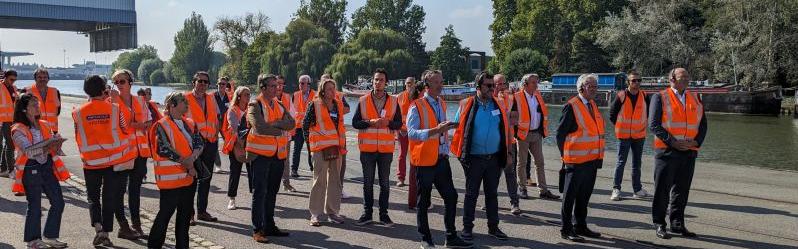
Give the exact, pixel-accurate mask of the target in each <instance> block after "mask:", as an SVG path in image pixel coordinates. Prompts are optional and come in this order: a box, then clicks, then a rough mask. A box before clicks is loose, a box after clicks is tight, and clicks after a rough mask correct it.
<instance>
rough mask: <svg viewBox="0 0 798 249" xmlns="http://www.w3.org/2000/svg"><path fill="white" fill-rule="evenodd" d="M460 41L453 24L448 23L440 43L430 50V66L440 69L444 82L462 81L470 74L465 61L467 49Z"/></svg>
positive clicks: (467, 78)
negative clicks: (432, 50)
mask: <svg viewBox="0 0 798 249" xmlns="http://www.w3.org/2000/svg"><path fill="white" fill-rule="evenodd" d="M460 43H461V40H460V38H457V35H456V34H455V33H454V26H452V25H449V26H448V27H446V33H445V34H444V35H443V36H441V44H440V45H439V46H438V48H436V49H435V51H434V52H432V56H431V59H432V64H431V65H430V66H431V67H432V68H433V69H439V70H442V71H443V72H444V74H443V80H444V81H446V82H462V81H466V80H469V78H471V76H472V75H471V72H470V70H469V67H468V63H467V61H466V56H468V50H469V49H468V48H467V47H465V48H464V47H463V46H462V45H461V44H460Z"/></svg>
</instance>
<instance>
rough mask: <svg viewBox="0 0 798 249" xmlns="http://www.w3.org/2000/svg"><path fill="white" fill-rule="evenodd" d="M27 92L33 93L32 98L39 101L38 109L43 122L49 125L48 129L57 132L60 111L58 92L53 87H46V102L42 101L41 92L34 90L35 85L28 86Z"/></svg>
mask: <svg viewBox="0 0 798 249" xmlns="http://www.w3.org/2000/svg"><path fill="white" fill-rule="evenodd" d="M28 92H30V93H33V96H36V98H37V99H38V100H39V108H40V109H41V112H42V117H41V119H43V120H44V121H47V122H48V123H50V129H52V130H53V131H55V132H56V133H57V132H58V110H60V109H61V100H59V99H58V90H57V89H55V88H53V87H47V98H46V100H47V102H45V101H42V96H41V92H40V91H39V88H36V83H33V85H31V86H30V88H29V89H28Z"/></svg>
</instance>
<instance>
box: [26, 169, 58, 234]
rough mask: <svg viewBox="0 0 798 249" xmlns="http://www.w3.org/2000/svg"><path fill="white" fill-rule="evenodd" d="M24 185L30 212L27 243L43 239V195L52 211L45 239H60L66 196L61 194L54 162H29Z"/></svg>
mask: <svg viewBox="0 0 798 249" xmlns="http://www.w3.org/2000/svg"><path fill="white" fill-rule="evenodd" d="M22 185H23V186H25V193H26V195H25V198H26V199H27V200H28V210H27V212H26V214H25V234H24V240H25V242H30V241H33V240H36V239H41V238H42V232H41V231H42V193H44V194H45V195H46V196H47V199H48V200H50V211H49V212H47V221H46V222H45V223H44V237H46V238H49V239H56V238H58V237H59V234H60V230H61V214H62V213H63V212H64V196H63V195H62V194H61V185H59V184H58V179H56V178H55V175H54V174H53V160H52V159H47V163H45V164H39V163H38V162H36V161H35V160H32V159H31V160H28V164H27V165H26V166H25V173H24V175H23V177H22Z"/></svg>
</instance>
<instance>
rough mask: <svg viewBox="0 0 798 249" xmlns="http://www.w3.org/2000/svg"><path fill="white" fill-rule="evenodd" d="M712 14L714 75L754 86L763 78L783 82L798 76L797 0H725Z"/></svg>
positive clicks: (767, 80)
mask: <svg viewBox="0 0 798 249" xmlns="http://www.w3.org/2000/svg"><path fill="white" fill-rule="evenodd" d="M721 3H722V4H721V5H720V6H719V7H717V8H715V9H714V10H713V12H712V13H711V14H710V15H712V16H715V20H713V22H712V24H710V25H711V27H712V29H713V30H715V32H714V34H713V37H712V39H711V41H710V46H711V48H712V52H713V57H714V60H713V61H714V67H713V69H714V76H715V78H716V79H718V80H722V81H727V82H731V83H737V84H740V85H744V86H748V87H753V86H759V85H760V83H761V82H772V83H775V84H778V85H782V86H785V87H786V86H790V85H794V84H795V83H796V82H798V80H796V76H798V66H796V64H798V56H796V55H798V53H797V52H796V51H795V49H794V48H796V47H798V35H796V34H798V28H796V27H795V25H792V24H793V23H795V21H796V19H798V14H796V10H797V9H798V3H796V2H795V1H777V0H763V1H721Z"/></svg>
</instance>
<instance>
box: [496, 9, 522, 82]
mask: <svg viewBox="0 0 798 249" xmlns="http://www.w3.org/2000/svg"><path fill="white" fill-rule="evenodd" d="M517 2H518V1H517V0H493V23H491V24H490V30H491V33H492V36H491V38H490V42H491V44H492V47H493V52H494V53H495V54H496V56H497V57H500V58H504V56H505V55H507V53H509V52H510V51H505V48H507V46H506V45H503V43H504V40H505V39H507V37H508V36H509V34H510V31H512V24H513V19H515V15H516V13H517V12H518V9H517V8H518V7H517V5H516V4H517ZM494 65H498V64H496V63H494ZM495 70H496V72H498V68H495Z"/></svg>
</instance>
